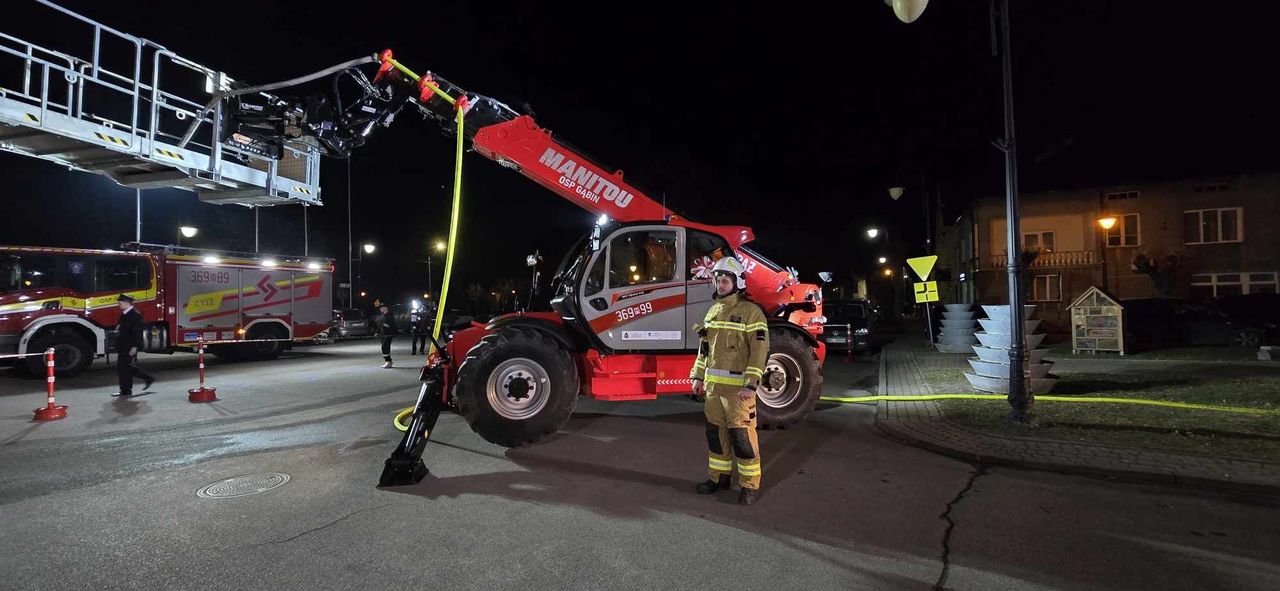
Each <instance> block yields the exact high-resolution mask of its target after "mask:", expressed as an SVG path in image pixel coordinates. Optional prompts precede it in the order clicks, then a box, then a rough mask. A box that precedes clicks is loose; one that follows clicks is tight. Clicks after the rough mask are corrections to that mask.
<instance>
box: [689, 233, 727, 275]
mask: <svg viewBox="0 0 1280 591" xmlns="http://www.w3.org/2000/svg"><path fill="white" fill-rule="evenodd" d="M688 237H689V249H688V250H689V253H688V254H689V279H691V280H702V279H711V266H712V265H714V264H715V263H716V261H718V260H720V259H722V258H724V257H727V256H732V255H733V250H731V249H730V248H729V243H728V242H726V241H725V239H724V238H721V237H719V236H716V235H715V234H711V233H708V232H701V231H698V230H688Z"/></svg>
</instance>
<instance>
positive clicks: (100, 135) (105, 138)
mask: <svg viewBox="0 0 1280 591" xmlns="http://www.w3.org/2000/svg"><path fill="white" fill-rule="evenodd" d="M93 135H96V136H98V139H100V140H102V141H104V142H111V143H113V144H115V145H117V146H124V147H126V148H128V147H129V142H128V141H127V140H124V139H121V138H118V137H115V136H113V135H107V134H105V133H101V132H94V133H93Z"/></svg>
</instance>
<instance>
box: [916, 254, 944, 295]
mask: <svg viewBox="0 0 1280 591" xmlns="http://www.w3.org/2000/svg"><path fill="white" fill-rule="evenodd" d="M935 258H936V257H935ZM913 268H914V267H913ZM915 286H916V303H917V304H923V303H926V302H936V301H938V282H937V281H924V282H922V283H917V284H915Z"/></svg>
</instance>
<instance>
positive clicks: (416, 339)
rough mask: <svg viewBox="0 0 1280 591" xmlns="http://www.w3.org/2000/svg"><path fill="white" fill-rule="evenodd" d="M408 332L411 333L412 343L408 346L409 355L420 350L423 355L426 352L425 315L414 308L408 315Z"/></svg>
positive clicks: (415, 353)
mask: <svg viewBox="0 0 1280 591" xmlns="http://www.w3.org/2000/svg"><path fill="white" fill-rule="evenodd" d="M409 332H410V333H412V334H413V345H412V346H411V347H410V349H409V350H410V351H411V353H409V354H410V355H417V354H418V351H419V350H421V351H422V354H423V355H426V354H427V316H426V314H423V313H422V312H419V311H417V310H414V312H413V314H410V315H409Z"/></svg>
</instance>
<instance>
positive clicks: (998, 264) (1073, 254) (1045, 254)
mask: <svg viewBox="0 0 1280 591" xmlns="http://www.w3.org/2000/svg"><path fill="white" fill-rule="evenodd" d="M987 261H988V263H989V265H988V266H987V267H986V268H987V269H1004V268H1005V267H1006V266H1007V265H1008V264H1009V257H1008V255H1003V254H1002V255H996V256H992V257H988V259H987ZM1099 264H1101V263H1099V261H1098V253H1097V251H1094V250H1051V251H1042V252H1041V253H1040V256H1038V257H1036V260H1034V261H1032V262H1031V268H1032V269H1067V268H1071V267H1092V266H1095V265H1099Z"/></svg>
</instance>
